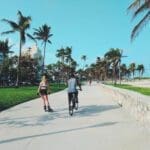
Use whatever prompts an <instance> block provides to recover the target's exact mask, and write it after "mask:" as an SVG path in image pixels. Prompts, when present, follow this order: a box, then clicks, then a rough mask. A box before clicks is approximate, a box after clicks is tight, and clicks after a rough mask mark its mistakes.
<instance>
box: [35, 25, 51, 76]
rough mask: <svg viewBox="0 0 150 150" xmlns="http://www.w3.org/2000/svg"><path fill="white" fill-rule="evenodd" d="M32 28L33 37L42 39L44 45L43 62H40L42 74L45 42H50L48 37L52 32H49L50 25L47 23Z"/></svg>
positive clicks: (44, 48)
mask: <svg viewBox="0 0 150 150" xmlns="http://www.w3.org/2000/svg"><path fill="white" fill-rule="evenodd" d="M34 30H35V32H34V33H33V35H34V37H33V39H35V40H39V41H42V44H44V47H43V50H44V55H43V64H42V74H43V73H44V67H45V51H46V46H47V43H49V44H51V41H50V38H51V37H52V36H53V34H51V27H50V26H48V25H47V24H44V25H42V26H41V27H39V28H38V29H34Z"/></svg>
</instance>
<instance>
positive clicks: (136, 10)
mask: <svg viewBox="0 0 150 150" xmlns="http://www.w3.org/2000/svg"><path fill="white" fill-rule="evenodd" d="M127 10H128V11H133V19H135V18H136V17H137V16H140V14H141V13H143V12H144V13H145V15H144V17H143V18H142V19H141V20H140V21H139V22H138V23H137V25H136V26H135V27H134V28H133V30H132V33H131V40H133V39H134V38H135V37H136V36H137V35H138V34H139V32H140V31H141V29H142V28H143V27H144V26H145V25H146V24H147V23H148V21H149V20H150V0H134V2H132V4H131V5H130V6H129V7H128V9H127Z"/></svg>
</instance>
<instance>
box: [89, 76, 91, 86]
mask: <svg viewBox="0 0 150 150" xmlns="http://www.w3.org/2000/svg"><path fill="white" fill-rule="evenodd" d="M91 84H92V77H89V85H91Z"/></svg>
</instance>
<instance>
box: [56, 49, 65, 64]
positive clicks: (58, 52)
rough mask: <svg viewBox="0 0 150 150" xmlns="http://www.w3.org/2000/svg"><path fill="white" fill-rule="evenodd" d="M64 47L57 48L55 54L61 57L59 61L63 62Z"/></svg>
mask: <svg viewBox="0 0 150 150" xmlns="http://www.w3.org/2000/svg"><path fill="white" fill-rule="evenodd" d="M65 55H66V53H65V49H64V48H63V47H62V48H61V49H58V50H57V54H56V57H58V58H60V59H61V62H62V63H63V64H64V61H65Z"/></svg>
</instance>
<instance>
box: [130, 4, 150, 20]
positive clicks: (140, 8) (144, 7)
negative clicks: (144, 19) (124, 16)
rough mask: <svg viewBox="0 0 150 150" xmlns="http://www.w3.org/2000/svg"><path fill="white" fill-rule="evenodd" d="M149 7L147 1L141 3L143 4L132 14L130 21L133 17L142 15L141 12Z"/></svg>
mask: <svg viewBox="0 0 150 150" xmlns="http://www.w3.org/2000/svg"><path fill="white" fill-rule="evenodd" d="M149 6H150V2H149V1H147V2H145V3H143V4H142V5H141V6H140V7H139V8H138V9H137V10H136V11H135V12H134V14H133V17H132V19H134V18H135V17H137V15H139V14H140V13H142V12H143V11H146V10H147V8H148V7H149Z"/></svg>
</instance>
